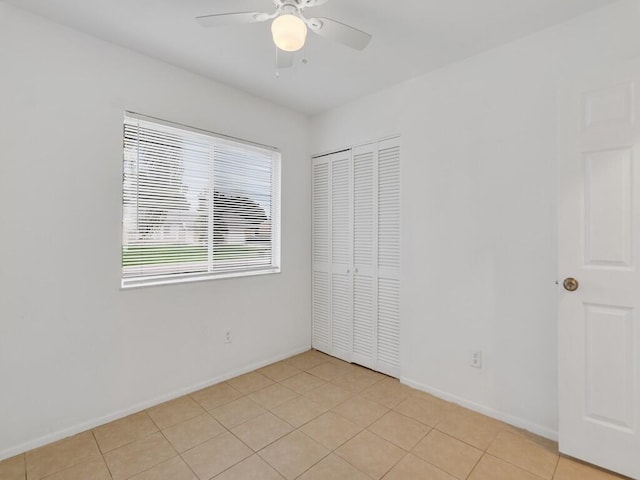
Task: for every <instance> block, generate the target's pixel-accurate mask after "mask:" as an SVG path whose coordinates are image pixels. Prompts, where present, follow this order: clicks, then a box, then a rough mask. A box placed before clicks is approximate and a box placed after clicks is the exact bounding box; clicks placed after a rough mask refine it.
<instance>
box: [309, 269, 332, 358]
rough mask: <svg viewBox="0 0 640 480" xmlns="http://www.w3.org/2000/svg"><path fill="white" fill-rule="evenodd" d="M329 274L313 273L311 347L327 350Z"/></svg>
mask: <svg viewBox="0 0 640 480" xmlns="http://www.w3.org/2000/svg"><path fill="white" fill-rule="evenodd" d="M329 302H330V299H329V274H328V273H327V272H313V347H314V348H316V349H317V350H322V351H328V350H329V319H330V317H329V305H330V303H329Z"/></svg>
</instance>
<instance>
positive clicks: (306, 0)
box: [300, 0, 329, 8]
mask: <svg viewBox="0 0 640 480" xmlns="http://www.w3.org/2000/svg"><path fill="white" fill-rule="evenodd" d="M328 1H329V0H302V2H301V3H300V7H301V8H311V7H317V6H319V5H323V4H325V3H327V2H328Z"/></svg>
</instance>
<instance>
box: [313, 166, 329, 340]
mask: <svg viewBox="0 0 640 480" xmlns="http://www.w3.org/2000/svg"><path fill="white" fill-rule="evenodd" d="M311 169H312V171H311V176H312V185H311V188H312V221H313V227H312V234H311V241H312V248H311V250H312V252H313V253H312V279H311V283H312V286H311V293H312V295H311V296H312V299H311V302H312V309H311V310H312V312H311V317H312V345H313V348H316V349H318V350H321V351H323V352H326V353H330V351H331V295H330V292H331V286H330V285H331V282H330V279H331V277H330V271H331V268H330V266H331V262H330V258H331V251H330V247H331V246H330V234H329V233H330V231H331V217H330V205H329V202H330V192H331V183H330V178H331V177H330V164H329V159H328V158H327V157H322V158H315V159H313V163H312V166H311Z"/></svg>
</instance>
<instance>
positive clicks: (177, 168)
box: [122, 113, 280, 287]
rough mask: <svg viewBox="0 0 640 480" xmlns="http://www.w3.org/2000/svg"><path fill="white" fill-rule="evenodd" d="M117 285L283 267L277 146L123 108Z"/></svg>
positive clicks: (234, 273) (146, 283) (270, 270)
mask: <svg viewBox="0 0 640 480" xmlns="http://www.w3.org/2000/svg"><path fill="white" fill-rule="evenodd" d="M122 210H123V214H122V218H123V221H122V286H123V287H134V286H142V285H155V284H163V283H175V282H185V281H193V280H201V279H210V278H219V277H231V276H242V275H256V274H264V273H277V272H279V271H280V238H279V237H280V154H279V153H278V152H277V151H276V150H275V149H273V148H270V147H264V146H258V145H255V144H251V143H249V142H242V141H240V140H235V139H230V138H227V137H223V136H219V135H215V134H212V133H208V132H204V131H200V130H196V129H192V128H188V127H183V126H179V125H175V124H171V123H168V122H164V121H160V120H156V119H150V118H147V117H143V116H141V115H137V114H133V113H127V114H126V115H125V120H124V165H123V201H122Z"/></svg>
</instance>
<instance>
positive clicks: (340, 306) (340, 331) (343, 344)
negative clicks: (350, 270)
mask: <svg viewBox="0 0 640 480" xmlns="http://www.w3.org/2000/svg"><path fill="white" fill-rule="evenodd" d="M351 302H352V293H351V276H350V275H348V274H340V273H334V274H332V276H331V343H332V354H333V355H335V356H336V357H338V358H342V359H344V360H348V361H350V359H351V352H352V343H351V335H352V329H353V321H352V318H351V310H352V309H351Z"/></svg>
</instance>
